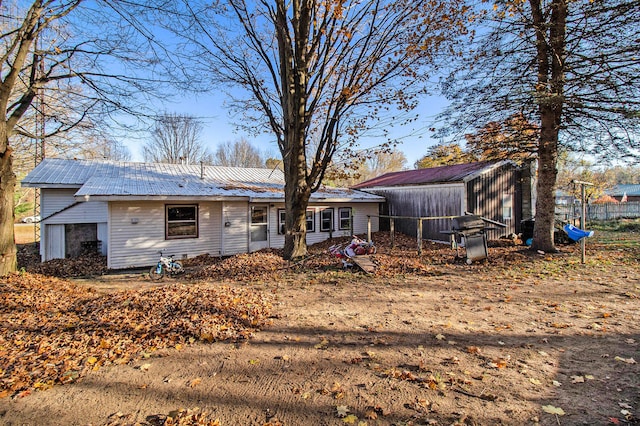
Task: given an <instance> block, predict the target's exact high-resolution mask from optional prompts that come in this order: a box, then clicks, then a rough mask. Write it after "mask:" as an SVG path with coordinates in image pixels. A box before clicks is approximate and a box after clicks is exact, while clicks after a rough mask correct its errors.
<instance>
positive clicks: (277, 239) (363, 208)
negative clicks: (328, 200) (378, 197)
mask: <svg viewBox="0 0 640 426" xmlns="http://www.w3.org/2000/svg"><path fill="white" fill-rule="evenodd" d="M340 207H351V214H352V218H353V233H354V234H357V235H360V236H364V237H366V235H367V215H369V216H372V217H371V232H377V231H378V230H379V220H378V216H377V215H378V203H353V204H350V203H333V204H321V205H320V204H311V205H309V207H308V209H307V212H309V211H313V212H315V227H316V232H308V233H307V244H308V245H312V244H316V243H319V242H322V241H325V240H326V239H328V238H329V233H328V232H319V230H320V212H321V211H322V210H325V209H327V208H333V209H334V215H333V220H334V226H333V228H334V229H336V231H334V232H333V233H332V236H333V237H345V236H350V235H351V233H350V230H349V229H345V230H341V231H339V230H337V229H338V222H337V220H338V218H337V214H335V212H337V211H338V209H339V208H340ZM278 209H284V204H276V205H275V208H272V209H271V212H272V213H271V217H270V227H271V229H277V227H278V213H277V212H278ZM270 243H271V247H273V248H282V247H284V235H282V234H277V233H276V232H272V233H271V241H270Z"/></svg>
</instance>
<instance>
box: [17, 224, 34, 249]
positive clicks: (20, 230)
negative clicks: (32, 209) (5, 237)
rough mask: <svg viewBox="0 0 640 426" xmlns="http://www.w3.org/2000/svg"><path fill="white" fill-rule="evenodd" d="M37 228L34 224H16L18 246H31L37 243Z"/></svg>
mask: <svg viewBox="0 0 640 426" xmlns="http://www.w3.org/2000/svg"><path fill="white" fill-rule="evenodd" d="M35 226H36V225H35V224H34V223H16V224H15V225H13V232H14V235H15V238H16V244H31V243H33V242H35V237H36V234H35Z"/></svg>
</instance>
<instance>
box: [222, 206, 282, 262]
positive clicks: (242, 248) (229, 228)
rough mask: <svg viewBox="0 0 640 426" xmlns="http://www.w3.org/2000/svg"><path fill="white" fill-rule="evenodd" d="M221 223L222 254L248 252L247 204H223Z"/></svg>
mask: <svg viewBox="0 0 640 426" xmlns="http://www.w3.org/2000/svg"><path fill="white" fill-rule="evenodd" d="M222 222H223V223H224V227H223V232H222V246H223V248H222V254H223V255H224V256H229V255H232V254H237V253H246V252H248V251H249V204H248V203H247V202H243V201H238V202H225V203H224V204H223V207H222ZM273 229H275V228H273Z"/></svg>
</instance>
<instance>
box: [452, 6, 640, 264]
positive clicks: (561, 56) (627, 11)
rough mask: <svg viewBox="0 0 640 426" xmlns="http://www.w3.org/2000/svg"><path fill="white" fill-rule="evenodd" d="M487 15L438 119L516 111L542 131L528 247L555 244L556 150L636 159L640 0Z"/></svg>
mask: <svg viewBox="0 0 640 426" xmlns="http://www.w3.org/2000/svg"><path fill="white" fill-rule="evenodd" d="M483 4H486V3H483ZM484 12H485V15H484V16H485V18H486V19H482V20H480V21H479V25H481V26H482V28H483V31H482V32H478V34H480V35H479V37H478V38H477V40H476V42H475V43H473V44H471V45H470V51H469V52H468V54H467V55H465V59H466V63H465V64H464V65H463V66H462V67H461V68H459V69H457V70H456V71H454V72H452V73H451V75H450V76H449V77H448V78H447V79H446V81H445V83H444V88H445V92H446V93H447V94H448V95H449V96H450V98H451V99H452V100H453V103H452V107H451V108H450V109H449V110H448V113H447V114H446V116H445V118H447V119H448V120H449V124H450V125H451V128H453V129H466V128H469V127H475V128H479V127H481V126H483V125H484V124H485V123H489V122H504V121H505V120H506V119H507V118H508V117H512V116H514V114H521V115H522V117H523V119H524V120H526V122H530V123H533V124H534V125H535V126H536V127H537V128H538V129H539V130H538V137H537V140H536V152H537V158H538V180H537V201H536V222H535V230H534V241H533V245H532V249H535V250H543V251H548V252H551V251H555V246H554V243H553V225H554V207H555V203H554V199H555V198H554V193H555V189H556V179H557V173H558V168H557V161H558V152H559V149H560V147H562V146H565V147H567V149H569V150H571V151H573V152H589V153H593V154H595V155H598V156H602V157H613V156H616V157H618V158H625V159H633V158H637V156H638V152H639V150H638V149H639V148H640V144H639V143H638V134H639V132H638V130H639V125H640V79H638V78H637V76H638V74H639V72H640V61H639V60H638V58H639V57H640V44H638V42H637V40H638V39H639V38H640V26H638V22H639V20H640V3H639V2H637V1H627V0H616V1H588V0H579V1H569V0H516V1H512V0H508V1H499V2H496V3H495V4H494V5H493V8H492V9H491V10H486V11H484Z"/></svg>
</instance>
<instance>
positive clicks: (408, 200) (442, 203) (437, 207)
mask: <svg viewBox="0 0 640 426" xmlns="http://www.w3.org/2000/svg"><path fill="white" fill-rule="evenodd" d="M368 192H371V193H373V194H377V195H381V196H383V197H385V198H386V199H387V204H386V207H388V212H389V215H390V216H409V217H441V216H460V215H462V214H463V213H464V209H465V198H464V184H462V183H453V184H439V185H423V186H410V187H389V188H371V189H368ZM394 226H395V229H396V230H397V231H399V232H402V233H404V234H407V235H411V236H413V235H417V233H418V224H417V221H416V220H414V219H395V220H394ZM447 229H451V221H450V220H449V219H434V220H425V221H423V225H422V238H424V239H429V240H435V241H446V240H447V239H448V237H447V236H445V235H443V234H442V233H441V232H440V231H443V230H447Z"/></svg>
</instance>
